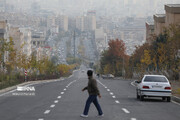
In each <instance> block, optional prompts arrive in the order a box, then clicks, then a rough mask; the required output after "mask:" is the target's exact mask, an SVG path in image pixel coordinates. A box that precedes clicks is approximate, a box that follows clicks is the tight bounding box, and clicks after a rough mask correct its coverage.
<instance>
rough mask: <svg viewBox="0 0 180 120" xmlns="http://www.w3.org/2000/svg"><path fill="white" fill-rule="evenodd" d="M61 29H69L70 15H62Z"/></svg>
mask: <svg viewBox="0 0 180 120" xmlns="http://www.w3.org/2000/svg"><path fill="white" fill-rule="evenodd" d="M60 29H62V30H64V31H68V16H65V15H61V17H60Z"/></svg>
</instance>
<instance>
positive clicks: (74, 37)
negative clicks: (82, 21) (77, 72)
mask: <svg viewBox="0 0 180 120" xmlns="http://www.w3.org/2000/svg"><path fill="white" fill-rule="evenodd" d="M73 39H74V62H75V58H76V33H75V31H74V36H73Z"/></svg>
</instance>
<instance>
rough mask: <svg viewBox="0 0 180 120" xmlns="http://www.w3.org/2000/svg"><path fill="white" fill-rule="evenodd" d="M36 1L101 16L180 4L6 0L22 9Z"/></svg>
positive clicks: (169, 0)
mask: <svg viewBox="0 0 180 120" xmlns="http://www.w3.org/2000/svg"><path fill="white" fill-rule="evenodd" d="M1 1H2V0H1ZM34 2H36V3H37V4H39V5H40V7H41V9H43V10H44V9H47V10H51V11H53V12H55V13H61V14H66V15H68V16H77V15H83V14H84V13H86V12H87V11H88V10H96V12H97V15H99V16H113V15H115V16H123V17H126V16H130V17H146V16H151V15H152V14H154V13H164V4H180V0H6V3H8V4H12V5H14V7H15V8H16V9H19V10H21V11H29V9H30V8H31V5H32V3H34Z"/></svg>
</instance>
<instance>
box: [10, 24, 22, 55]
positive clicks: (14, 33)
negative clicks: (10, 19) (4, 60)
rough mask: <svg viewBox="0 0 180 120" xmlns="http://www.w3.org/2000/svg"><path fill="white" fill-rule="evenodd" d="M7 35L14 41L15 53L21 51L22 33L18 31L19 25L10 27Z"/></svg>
mask: <svg viewBox="0 0 180 120" xmlns="http://www.w3.org/2000/svg"><path fill="white" fill-rule="evenodd" d="M9 36H10V37H11V38H12V40H13V42H14V49H16V51H17V53H20V52H23V48H22V47H23V44H24V34H23V33H22V32H21V31H20V29H19V27H11V28H10V32H9Z"/></svg>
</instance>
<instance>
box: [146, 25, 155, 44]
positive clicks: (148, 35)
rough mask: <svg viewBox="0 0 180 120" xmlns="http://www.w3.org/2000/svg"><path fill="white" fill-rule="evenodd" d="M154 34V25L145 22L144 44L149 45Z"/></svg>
mask: <svg viewBox="0 0 180 120" xmlns="http://www.w3.org/2000/svg"><path fill="white" fill-rule="evenodd" d="M153 34H154V23H150V22H146V42H147V43H149V44H150V43H151V38H152V35H153Z"/></svg>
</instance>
